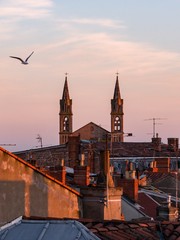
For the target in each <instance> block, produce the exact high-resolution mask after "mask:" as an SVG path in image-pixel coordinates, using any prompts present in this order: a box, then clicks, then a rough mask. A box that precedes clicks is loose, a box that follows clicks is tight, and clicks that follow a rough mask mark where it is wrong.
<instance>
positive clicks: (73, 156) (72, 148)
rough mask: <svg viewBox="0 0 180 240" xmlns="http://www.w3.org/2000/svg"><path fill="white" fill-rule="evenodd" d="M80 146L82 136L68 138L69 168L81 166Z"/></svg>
mask: <svg viewBox="0 0 180 240" xmlns="http://www.w3.org/2000/svg"><path fill="white" fill-rule="evenodd" d="M80 146H81V145H80V135H78V136H69V137H68V154H69V162H68V167H71V168H73V167H74V166H76V165H79V153H80Z"/></svg>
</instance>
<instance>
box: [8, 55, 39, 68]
mask: <svg viewBox="0 0 180 240" xmlns="http://www.w3.org/2000/svg"><path fill="white" fill-rule="evenodd" d="M33 53H34V52H32V53H31V54H30V55H29V56H28V57H27V58H26V60H25V61H24V60H23V59H22V58H20V57H14V56H9V57H11V58H15V59H18V60H20V61H21V63H22V64H24V65H27V64H28V59H29V58H30V57H31V55H32V54H33Z"/></svg>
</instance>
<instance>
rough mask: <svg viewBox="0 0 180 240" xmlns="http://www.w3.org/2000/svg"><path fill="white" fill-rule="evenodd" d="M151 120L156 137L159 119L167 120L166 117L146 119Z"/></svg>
mask: <svg viewBox="0 0 180 240" xmlns="http://www.w3.org/2000/svg"><path fill="white" fill-rule="evenodd" d="M149 120H151V121H152V122H153V138H155V136H156V125H157V124H158V123H157V120H166V118H149V119H145V121H149Z"/></svg>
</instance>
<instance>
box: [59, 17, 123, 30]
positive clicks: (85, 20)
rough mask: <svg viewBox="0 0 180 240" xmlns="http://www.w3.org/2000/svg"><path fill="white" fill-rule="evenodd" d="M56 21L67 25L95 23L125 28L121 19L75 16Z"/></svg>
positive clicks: (102, 25) (101, 25) (96, 24)
mask: <svg viewBox="0 0 180 240" xmlns="http://www.w3.org/2000/svg"><path fill="white" fill-rule="evenodd" d="M57 23H58V24H59V23H60V24H62V25H65V26H67V24H69V25H73V24H81V25H95V26H96V27H97V26H100V27H109V28H126V26H125V25H124V24H123V22H122V21H117V20H112V19H98V18H96V19H90V18H77V19H59V20H58V21H57Z"/></svg>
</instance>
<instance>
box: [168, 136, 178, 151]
mask: <svg viewBox="0 0 180 240" xmlns="http://www.w3.org/2000/svg"><path fill="white" fill-rule="evenodd" d="M178 147H179V138H168V148H169V150H171V151H173V152H176V151H177V150H178Z"/></svg>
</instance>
